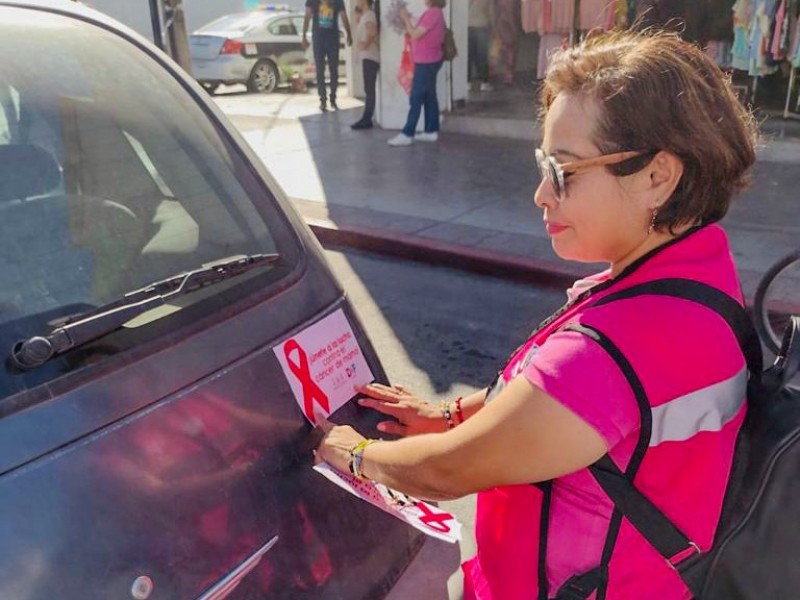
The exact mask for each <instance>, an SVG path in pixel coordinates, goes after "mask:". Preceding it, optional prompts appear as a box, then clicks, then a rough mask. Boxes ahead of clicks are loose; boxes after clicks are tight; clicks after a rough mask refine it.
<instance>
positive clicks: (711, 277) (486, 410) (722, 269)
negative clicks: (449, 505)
mask: <svg viewBox="0 0 800 600" xmlns="http://www.w3.org/2000/svg"><path fill="white" fill-rule="evenodd" d="M541 105H542V115H541V116H542V122H543V127H542V132H543V137H542V141H541V148H539V149H537V150H536V151H535V158H536V163H537V166H538V169H539V173H540V175H541V183H540V184H539V186H538V188H537V189H536V193H535V195H534V202H535V204H536V206H537V207H538V208H540V209H541V210H542V216H543V219H544V221H545V226H546V229H547V232H548V234H549V235H550V237H551V240H552V246H553V249H554V250H555V252H556V253H557V254H558V255H559V256H560V257H561V258H563V259H566V260H575V261H580V262H587V263H594V262H604V263H606V264H607V265H608V268H606V269H604V270H603V271H601V272H600V273H597V274H596V275H594V276H591V277H589V278H587V279H584V280H581V281H578V282H576V284H575V285H574V286H573V287H572V288H571V289H570V290H569V291H568V301H567V303H566V304H565V305H564V307H563V308H562V309H560V310H559V311H557V312H556V313H554V314H553V315H552V316H550V317H549V318H547V319H545V320H544V321H543V322H542V323H541V324H540V325H539V326H538V327H537V328H536V329H535V330H534V331H533V333H532V334H531V336H530V338H529V339H528V340H527V342H525V343H524V344H523V345H522V346H521V347H520V348H518V349H517V350H516V351H514V352H513V353H512V354H511V357H510V358H509V360H508V362H507V363H506V364H505V365H503V366H502V367H501V369H500V370H499V373H498V377H497V379H496V380H495V381H494V382H493V383H492V384H491V385H489V386H488V387H487V388H486V389H485V390H482V391H480V392H478V393H475V394H472V395H471V396H468V397H464V398H458V399H456V400H455V401H452V402H448V403H445V404H444V405H442V406H440V407H437V406H434V405H432V404H431V403H429V402H426V401H425V400H423V399H421V398H418V397H417V396H415V395H414V394H413V393H411V392H409V391H408V390H406V389H405V388H403V387H400V386H392V387H389V386H384V385H379V384H372V385H368V386H366V387H364V388H363V389H362V390H361V392H362V393H363V394H364V395H365V396H366V397H365V398H362V399H361V400H360V401H359V402H360V404H361V405H362V406H365V407H369V408H373V409H376V410H379V411H381V412H383V413H385V414H387V415H389V416H391V417H393V419H392V420H387V421H384V422H382V423H381V424H379V429H380V430H381V431H385V432H387V433H390V434H397V435H399V436H402V439H399V440H395V441H383V440H365V439H364V438H363V437H362V436H361V435H359V434H358V433H357V432H356V431H354V430H353V429H352V428H351V427H348V426H333V425H332V424H330V423H327V422H325V423H323V429H324V430H325V437H324V439H323V441H322V442H321V444H320V446H319V447H318V449H317V455H316V456H317V460H318V461H325V462H328V463H330V464H332V465H333V466H334V467H335V468H337V469H341V470H343V471H347V470H348V469H350V470H351V471H352V472H353V473H354V474H356V475H357V476H359V477H362V478H365V479H372V480H375V481H378V482H380V483H383V484H385V485H387V486H389V487H391V488H395V489H397V490H400V491H402V492H404V493H407V494H411V495H415V496H418V497H421V498H426V499H432V500H444V499H451V498H456V497H460V496H465V495H467V494H471V493H474V492H477V493H478V505H477V513H476V519H475V527H476V540H477V547H478V549H477V555H476V556H475V557H474V558H472V559H471V560H469V561H467V562H466V563H464V565H463V566H462V568H463V571H464V597H465V598H466V599H467V600H472V599H480V600H530V599H536V598H541V599H556V600H560V599H565V598H569V599H585V600H594V599H596V598H605V599H606V600H630V599H632V598H657V599H658V600H688V599H690V598H691V597H692V594H691V592H690V590H689V589H688V587H687V586H686V584H685V583H684V581H683V580H682V579H681V576H680V574H679V572H678V570H677V569H676V565H677V564H679V563H680V562H681V561H682V560H684V559H685V558H687V557H688V556H689V554H687V555H684V554H680V555H678V554H676V555H675V556H670V557H669V558H667V557H665V556H662V554H660V553H659V552H658V551H657V550H656V549H655V547H654V546H651V545H650V544H649V542H648V541H647V540H646V539H645V538H644V537H643V535H642V534H641V533H640V532H639V530H637V529H636V528H635V527H634V526H633V525H632V524H631V523H630V522H629V521H628V520H627V519H625V518H623V517H622V516H621V515H622V513H621V512H620V510H619V508H617V507H615V505H614V504H613V503H612V501H611V499H610V497H609V496H608V495H607V494H606V492H605V491H604V488H603V487H601V485H600V483H599V480H598V479H596V477H595V474H596V472H597V471H596V469H597V468H598V467H599V466H600V465H605V466H603V467H602V468H604V469H607V470H616V471H617V472H619V474H620V477H621V479H623V480H625V481H626V482H628V483H632V484H633V485H634V486H635V488H636V489H637V490H638V491H639V493H641V494H642V495H644V496H645V497H646V498H647V499H649V501H650V502H652V503H653V504H654V505H655V506H656V507H657V508H658V509H659V510H660V511H661V512H662V513H663V514H664V515H665V516H666V517H667V518H668V519H669V520H670V521H671V522H672V523H673V524H674V525H675V526H676V528H677V529H678V530H679V531H680V532H681V533H682V535H683V536H685V538H687V540H688V544H687V549H688V550H691V555H692V556H693V555H695V554H696V553H702V552H705V551H707V550H709V548H710V547H711V546H712V544H713V542H714V536H715V533H716V528H717V524H718V522H719V518H720V513H721V510H722V504H723V498H724V494H725V489H726V486H727V483H728V479H729V476H730V472H731V467H732V463H733V456H734V446H735V443H736V439H737V436H738V433H739V430H740V428H741V425H742V422H743V420H744V417H745V414H746V411H747V403H746V386H747V379H748V370H747V364H746V361H745V358H744V355H743V351H742V349H741V348H740V346H739V343H738V341H737V338H736V335H735V334H734V332H733V330H732V329H731V327H730V326H729V325H728V322H727V321H726V320H725V319H723V318H722V317H721V316H720V315H719V314H717V312H715V311H714V310H710V309H709V308H708V307H706V306H704V305H701V304H699V303H696V302H694V301H690V300H686V299H683V298H677V297H674V296H668V295H659V294H656V293H652V292H651V293H649V294H647V295H632V294H630V293H628V294H627V295H626V294H625V293H626V292H630V290H631V289H632V288H633V287H634V286H639V285H640V284H650V285H651V287H652V286H653V285H655V284H657V283H662V284H663V283H668V284H670V285H674V280H675V279H681V280H684V281H685V280H689V282H688V283H690V284H692V285H695V286H696V285H697V284H701V285H702V286H703V289H705V290H706V291H708V290H709V288H712V289H711V291H713V292H714V293H715V294H717V295H718V296H720V297H722V298H724V299H726V301H727V302H728V303H729V304H731V305H732V306H734V307H735V308H736V310H737V311H739V312H741V308H742V306H743V304H744V299H743V297H742V293H741V285H740V282H739V279H738V275H737V273H736V267H735V264H734V261H733V257H732V254H731V249H730V246H729V244H728V239H727V236H726V234H725V232H724V230H723V229H722V228H721V227H720V226H719V225H718V221H720V220H721V219H722V218H723V217H724V216H725V214H726V212H727V211H728V208H729V206H730V203H731V200H732V198H733V197H734V195H735V194H736V193H737V192H738V191H739V190H740V189H741V188H742V187H743V186H744V185H745V184H746V183H747V182H748V176H749V171H750V169H751V167H752V165H753V163H754V162H755V140H756V127H755V124H754V119H753V117H752V115H751V114H750V113H749V112H748V110H747V109H746V108H744V107H743V106H742V105H741V104H740V103H739V101H738V100H737V98H736V96H735V94H734V93H733V90H732V89H731V86H730V82H729V81H728V80H727V79H726V78H725V76H724V74H723V73H722V72H721V71H720V69H719V68H718V67H717V66H716V65H715V64H714V63H713V61H712V60H711V59H709V58H708V57H707V56H706V55H705V54H704V53H703V51H702V50H701V49H700V48H699V47H697V46H695V45H693V44H689V43H686V42H684V41H682V40H681V39H680V38H679V37H678V35H677V34H671V33H664V32H661V33H659V32H655V31H652V30H651V31H647V32H635V31H626V32H615V33H612V34H608V35H603V36H595V37H593V38H592V39H590V40H585V41H584V42H582V43H581V44H580V45H578V46H577V47H573V48H567V49H563V50H561V51H558V52H556V53H555V54H554V55H553V58H552V60H551V65H550V69H549V70H548V73H547V76H546V78H545V80H544V82H543V86H542V91H541ZM612 295H614V296H615V297H617V298H619V297H620V296H623V298H622V299H617V300H616V301H608V302H605V300H607V299H609V298H610V297H611V296H612ZM591 331H594V332H595V333H594V335H587V333H586V332H591Z"/></svg>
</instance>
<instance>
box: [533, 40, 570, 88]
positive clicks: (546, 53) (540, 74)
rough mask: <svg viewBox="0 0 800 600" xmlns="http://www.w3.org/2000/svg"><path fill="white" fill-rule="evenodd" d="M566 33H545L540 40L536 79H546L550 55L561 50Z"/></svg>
mask: <svg viewBox="0 0 800 600" xmlns="http://www.w3.org/2000/svg"><path fill="white" fill-rule="evenodd" d="M565 35H566V34H564V33H545V34H544V35H542V36H541V37H540V38H539V60H538V61H537V63H536V78H537V79H544V78H545V75H547V70H548V68H549V66H550V55H551V54H552V53H553V51H554V50H558V49H559V48H561V47H562V46H563V45H564V43H565V41H566V42H568V39H566V40H565Z"/></svg>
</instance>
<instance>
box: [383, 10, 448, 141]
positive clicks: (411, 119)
mask: <svg viewBox="0 0 800 600" xmlns="http://www.w3.org/2000/svg"><path fill="white" fill-rule="evenodd" d="M425 4H426V6H427V8H426V9H425V12H424V13H422V16H421V17H420V18H419V19H418V20H417V22H416V23H415V22H413V20H412V19H411V15H409V14H408V11H406V10H404V11H403V12H402V17H403V22H404V24H405V28H406V35H408V36H409V37H410V38H411V54H412V57H413V59H414V79H413V81H412V83H411V95H410V96H409V109H408V117H407V118H406V124H405V126H404V127H403V131H402V132H401V133H399V134H398V135H396V136H395V137H393V138H392V139H390V140H389V145H390V146H408V145H410V144H411V143H412V142H413V141H414V139H417V140H420V141H425V142H435V141H437V140H438V139H439V99H438V98H437V97H436V76H437V75H438V73H439V69H441V68H442V43H443V42H444V33H445V29H446V25H445V21H444V12H442V8H444V6H445V0H425ZM423 108H424V109H425V131H424V132H423V133H420V134H417V135H416V136H415V133H416V131H417V122H418V121H419V116H420V113H421V112H422V109H423Z"/></svg>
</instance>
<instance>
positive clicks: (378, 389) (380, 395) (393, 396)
mask: <svg viewBox="0 0 800 600" xmlns="http://www.w3.org/2000/svg"><path fill="white" fill-rule="evenodd" d="M357 389H358V392H359V393H361V394H364V395H365V396H369V397H370V398H376V399H378V400H383V401H384V402H399V401H400V399H401V398H402V397H403V396H406V395H408V392H406V391H405V388H401V387H400V386H395V387H389V386H387V385H383V384H382V383H370V384H368V385H364V386H361V387H359V388H357Z"/></svg>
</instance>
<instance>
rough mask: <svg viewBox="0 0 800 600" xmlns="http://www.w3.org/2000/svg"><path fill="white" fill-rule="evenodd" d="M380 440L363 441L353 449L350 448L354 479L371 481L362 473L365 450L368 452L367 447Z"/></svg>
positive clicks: (351, 471) (351, 469)
mask: <svg viewBox="0 0 800 600" xmlns="http://www.w3.org/2000/svg"><path fill="white" fill-rule="evenodd" d="M379 441H380V440H362V441H361V442H359V443H358V444H356V445H355V446H353V447H352V448H350V464H349V465H348V466H349V467H350V473H351V474H352V475H353V477H356V478H358V479H369V477H367V476H366V475H364V473H363V471H362V468H361V467H362V462H363V460H364V450H366V448H367V446H369V445H370V444H374V443H375V442H379Z"/></svg>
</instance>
